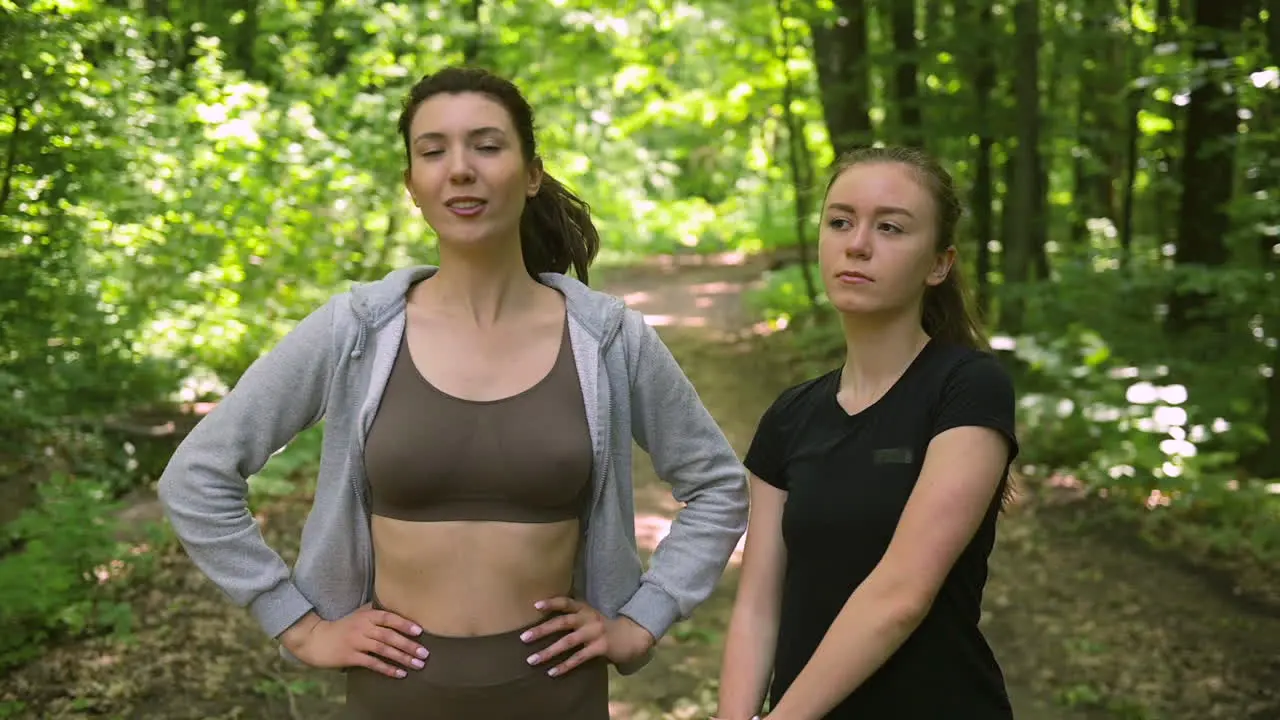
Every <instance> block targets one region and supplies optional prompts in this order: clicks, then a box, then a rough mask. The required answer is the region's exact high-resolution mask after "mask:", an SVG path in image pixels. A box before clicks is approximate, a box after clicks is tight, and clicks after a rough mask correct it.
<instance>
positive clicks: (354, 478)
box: [159, 266, 747, 673]
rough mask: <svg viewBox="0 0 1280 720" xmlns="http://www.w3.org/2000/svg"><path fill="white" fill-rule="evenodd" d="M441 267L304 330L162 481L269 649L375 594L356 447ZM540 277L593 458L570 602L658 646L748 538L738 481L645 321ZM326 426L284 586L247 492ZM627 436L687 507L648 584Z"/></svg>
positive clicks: (353, 301)
mask: <svg viewBox="0 0 1280 720" xmlns="http://www.w3.org/2000/svg"><path fill="white" fill-rule="evenodd" d="M435 270H436V269H435V268H434V267H430V266H418V267H411V268H405V269H402V270H396V271H394V272H392V273H390V274H389V275H387V276H386V277H385V278H383V279H382V280H378V281H375V282H371V283H365V284H358V285H356V286H354V287H353V288H352V290H350V291H349V292H344V293H341V294H339V295H336V296H334V297H333V298H332V299H330V300H329V302H327V303H326V304H325V305H324V306H322V307H321V308H319V309H318V310H316V311H315V312H313V313H311V314H310V315H309V316H307V317H306V318H304V319H303V320H302V321H301V322H300V323H299V324H298V325H297V326H296V327H295V328H294V329H293V330H292V331H291V332H290V333H289V334H288V335H286V336H285V337H284V338H283V339H282V340H281V341H280V343H279V344H278V345H277V346H276V347H274V348H273V349H272V350H271V351H270V352H268V353H267V354H266V355H264V356H262V357H261V358H259V359H258V360H257V361H256V362H255V363H254V364H253V365H251V366H250V367H249V369H248V370H246V371H245V373H244V375H243V376H242V377H241V378H240V380H239V381H238V382H237V383H236V385H235V387H234V389H233V390H232V391H231V392H230V393H228V394H227V395H226V397H224V398H223V399H222V401H221V402H219V403H218V404H217V406H216V407H215V409H214V410H213V411H212V412H210V413H209V415H208V416H206V417H205V418H204V419H203V420H202V421H201V422H200V423H199V424H198V425H196V427H195V429H194V430H192V432H191V434H190V435H188V436H187V437H186V439H185V440H184V441H183V442H182V444H181V445H179V446H178V449H177V452H176V453H175V454H174V456H173V458H172V459H171V460H170V462H169V464H168V466H167V467H166V468H165V471H164V474H163V475H162V476H161V478H160V487H159V492H160V499H161V501H162V503H163V504H164V507H165V512H166V515H167V517H168V519H169V521H170V523H171V524H172V525H173V528H174V530H175V532H176V533H177V536H178V537H179V539H180V540H181V542H182V544H183V547H184V548H185V549H186V551H187V553H188V554H189V555H190V557H191V558H192V560H193V561H194V562H195V564H196V565H197V566H198V567H199V568H200V570H202V571H203V572H204V573H205V574H206V575H207V576H208V577H209V578H210V579H211V580H212V581H213V582H214V583H215V584H216V585H217V586H218V587H219V588H221V589H222V591H223V592H224V593H225V594H226V595H227V596H228V597H230V599H231V600H232V601H233V602H235V603H236V604H237V605H239V606H241V607H245V606H247V607H248V608H249V609H250V611H251V612H252V613H253V615H254V617H255V618H256V619H257V621H258V623H259V624H260V625H261V626H262V628H263V630H264V631H265V632H266V633H267V634H269V635H270V636H272V637H278V636H279V635H280V634H281V633H282V632H284V631H285V630H286V629H288V628H289V626H291V625H292V624H293V623H295V622H297V621H298V620H299V619H300V618H302V617H303V616H304V615H306V614H307V613H308V612H309V611H311V610H315V611H316V612H317V613H318V614H319V615H320V616H321V617H322V618H325V619H327V620H336V619H338V618H341V617H344V616H346V615H348V614H350V613H351V612H353V611H355V610H356V609H357V608H359V607H360V606H361V605H363V604H364V603H366V602H368V601H369V600H370V598H371V596H372V588H373V549H372V541H371V539H370V529H369V501H368V493H369V489H368V484H367V482H366V479H365V474H364V458H363V448H364V440H365V435H366V433H367V432H368V430H369V426H370V423H371V422H372V421H373V417H374V414H375V412H376V411H377V409H378V403H379V401H380V400H381V397H382V392H383V388H384V387H385V385H386V382H387V378H388V376H389V375H390V373H391V366H392V361H393V360H394V359H395V355H396V352H397V349H398V347H399V343H400V339H401V335H402V333H403V332H404V323H405V312H404V311H405V296H406V293H407V292H408V290H409V288H410V287H411V286H412V285H413V284H414V283H415V282H417V281H419V280H422V279H424V278H427V277H430V276H431V275H432V274H434V272H435ZM540 279H541V281H542V282H543V283H544V284H546V285H548V286H550V287H553V288H556V289H557V290H559V291H560V292H561V293H562V294H563V295H564V296H565V298H566V305H567V307H568V317H569V337H570V343H571V345H572V347H573V355H574V360H575V361H576V363H577V368H578V376H579V380H580V382H581V385H582V394H583V399H584V401H585V402H586V406H587V408H588V413H587V418H588V425H589V427H590V431H591V441H592V446H593V448H594V453H595V458H594V462H593V473H592V474H593V477H592V487H593V491H592V501H591V504H590V506H589V508H588V510H587V512H586V514H585V515H584V517H583V522H582V528H583V530H582V532H583V545H582V549H581V551H580V552H579V560H578V565H577V569H576V572H575V574H574V575H575V577H574V588H575V592H576V593H577V594H578V596H579V597H581V598H582V599H584V600H585V601H586V602H587V603H588V604H590V605H591V606H592V607H594V608H596V609H597V610H599V611H600V612H602V613H604V614H605V615H606V616H608V617H617V616H618V615H619V614H622V615H626V616H627V617H629V618H631V619H632V620H634V621H635V622H637V623H638V624H640V625H641V626H643V627H644V628H645V629H646V630H648V631H649V632H650V633H651V634H652V635H653V636H654V637H655V638H661V637H662V636H663V634H664V633H666V631H667V629H668V628H669V627H670V626H671V624H672V623H674V622H675V621H677V620H679V619H683V618H686V617H688V616H689V615H690V613H691V612H692V611H693V609H694V608H695V607H697V606H698V605H699V604H700V603H701V602H702V601H703V600H705V599H706V598H707V596H708V595H710V593H711V591H712V589H713V588H714V586H715V584H716V582H717V580H718V578H719V577H720V575H721V573H722V572H723V571H724V567H725V564H726V563H727V562H728V559H729V557H730V555H731V554H732V552H733V549H734V547H735V545H736V544H737V542H738V540H739V539H740V538H741V536H742V534H743V532H745V530H746V522H747V486H746V473H745V470H744V469H743V467H742V465H741V463H740V462H739V461H738V458H737V455H736V454H735V453H734V451H733V449H732V448H731V447H730V445H729V443H728V441H727V440H726V439H725V437H724V434H723V433H722V432H721V431H720V429H719V427H718V426H717V425H716V423H715V421H714V420H713V419H712V417H711V415H710V413H708V412H707V410H706V408H705V407H704V406H703V405H702V402H701V401H700V400H699V398H698V395H697V393H696V391H695V390H694V388H693V386H692V385H691V384H690V382H689V380H688V379H687V378H686V377H685V375H684V373H683V372H682V371H681V369H680V366H679V365H678V364H677V363H676V361H675V358H673V357H672V355H671V353H670V352H669V351H668V350H667V348H666V346H665V345H664V344H663V343H662V341H661V340H660V339H659V337H658V335H657V333H656V332H655V331H654V330H653V329H652V328H651V327H649V326H648V325H647V324H646V323H645V322H644V319H643V317H642V316H641V315H640V314H639V313H637V312H636V311H634V310H631V309H629V308H627V307H626V306H625V305H624V304H623V303H622V301H621V300H619V299H617V298H615V297H612V296H610V295H606V294H604V293H600V292H597V291H595V290H591V289H590V288H588V287H587V286H586V285H584V284H582V283H581V282H579V281H577V280H574V279H572V278H570V277H567V276H565V275H560V274H553V273H548V274H544V275H542V276H541V278H540ZM438 340H439V342H448V338H438ZM321 419H323V420H324V421H325V424H324V431H323V432H324V441H323V449H322V451H321V456H320V471H319V476H318V478H317V482H316V491H315V501H314V504H313V506H312V508H311V513H310V515H309V516H308V517H307V520H306V523H305V525H304V527H303V530H302V546H301V550H300V552H299V555H298V560H297V563H296V565H295V566H294V568H293V572H292V573H290V570H289V567H288V566H287V565H286V564H285V562H284V561H283V560H282V559H281V557H280V556H279V555H278V554H277V553H276V552H275V551H274V550H272V549H271V548H270V547H268V546H267V544H266V543H265V542H264V541H263V538H262V534H261V532H260V530H259V529H258V526H257V525H256V523H255V522H254V520H253V517H252V515H251V514H250V513H249V510H248V507H247V503H246V499H247V494H248V485H247V482H246V478H248V477H249V476H251V475H253V474H254V473H256V472H258V471H259V470H260V469H261V468H262V466H263V465H265V464H266V462H267V460H268V459H269V458H270V456H271V454H272V453H273V452H275V451H276V450H278V449H280V448H282V447H283V446H284V445H285V444H287V443H288V442H289V441H290V440H291V439H292V438H293V437H294V436H295V435H296V434H297V433H298V432H300V431H302V430H304V429H306V428H307V427H310V426H311V425H313V424H315V423H317V422H319V421H320V420H321ZM631 438H635V440H636V442H637V443H638V444H639V445H640V446H641V447H642V448H643V449H645V450H646V451H647V452H648V453H649V455H650V458H651V460H652V462H653V465H654V469H655V471H656V472H657V474H658V476H659V477H660V478H662V479H663V480H664V481H666V482H668V483H669V484H670V485H671V486H672V489H673V495H674V496H675V499H676V500H678V501H680V502H681V503H684V504H685V507H684V508H683V509H682V510H681V511H680V512H679V514H678V515H677V517H676V519H675V521H674V522H673V523H672V525H671V530H670V533H669V534H668V535H667V537H665V538H664V539H663V540H662V542H661V543H660V544H659V545H658V547H657V549H656V551H655V552H654V554H653V557H652V559H651V561H650V564H649V568H648V570H647V571H644V570H643V568H642V567H641V563H640V559H639V556H638V554H637V550H636V543H635V522H634V508H633V504H632V486H631V442H630V439H631ZM281 650H282V653H284V654H285V656H286V657H288V656H289V655H288V653H287V652H284V650H283V648H282V649H281ZM647 662H648V658H647V657H646V658H642V659H641V660H640V661H638V662H637V663H635V664H631V665H629V666H628V667H626V668H619V670H620V671H621V672H623V673H630V672H634V671H635V670H637V669H639V667H641V666H643V665H644V664H645V663H647Z"/></svg>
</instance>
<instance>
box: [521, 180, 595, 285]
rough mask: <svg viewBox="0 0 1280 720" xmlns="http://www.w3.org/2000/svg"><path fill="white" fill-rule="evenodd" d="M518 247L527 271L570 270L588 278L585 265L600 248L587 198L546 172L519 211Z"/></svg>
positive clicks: (583, 277) (532, 272)
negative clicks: (533, 192)
mask: <svg viewBox="0 0 1280 720" xmlns="http://www.w3.org/2000/svg"><path fill="white" fill-rule="evenodd" d="M520 251H521V254H522V255H523V256H524V266H525V268H527V269H528V271H529V274H530V275H532V276H534V278H537V277H538V275H539V274H540V273H545V272H553V273H561V274H563V273H567V272H568V271H569V268H570V267H572V268H573V274H574V275H576V276H577V278H578V280H580V281H582V282H583V283H586V282H587V268H588V267H589V266H590V265H591V261H593V260H595V257H596V253H598V252H599V251H600V233H599V232H598V231H597V230H596V226H595V224H594V223H592V222H591V209H590V207H589V206H588V205H587V203H586V201H584V200H583V199H582V198H580V197H578V196H577V195H574V194H573V193H572V192H571V191H570V190H569V188H567V187H565V186H564V184H563V183H561V182H560V181H559V180H556V179H555V178H553V177H551V175H550V174H548V173H543V175H542V185H541V186H540V187H539V188H538V193H537V194H536V195H534V196H533V197H531V198H529V200H528V201H527V202H526V203H525V206H524V212H523V213H522V214H521V215H520Z"/></svg>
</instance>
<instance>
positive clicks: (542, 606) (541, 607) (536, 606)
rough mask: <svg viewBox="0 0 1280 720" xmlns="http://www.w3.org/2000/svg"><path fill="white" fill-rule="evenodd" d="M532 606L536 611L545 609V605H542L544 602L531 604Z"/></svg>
mask: <svg viewBox="0 0 1280 720" xmlns="http://www.w3.org/2000/svg"><path fill="white" fill-rule="evenodd" d="M533 606H534V607H535V608H537V609H539V610H541V609H543V608H545V607H546V606H547V604H546V603H544V602H542V601H541V600H539V601H538V602H536V603H534V604H533Z"/></svg>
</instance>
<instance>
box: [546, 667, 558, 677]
mask: <svg viewBox="0 0 1280 720" xmlns="http://www.w3.org/2000/svg"><path fill="white" fill-rule="evenodd" d="M547 674H548V675H550V676H551V677H555V676H557V675H559V674H560V669H559V668H551V669H550V670H548V671H547Z"/></svg>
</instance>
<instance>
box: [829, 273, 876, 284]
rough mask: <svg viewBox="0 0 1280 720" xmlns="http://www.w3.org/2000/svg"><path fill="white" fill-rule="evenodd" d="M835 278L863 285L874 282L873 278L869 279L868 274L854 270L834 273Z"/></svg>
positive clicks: (843, 281)
mask: <svg viewBox="0 0 1280 720" xmlns="http://www.w3.org/2000/svg"><path fill="white" fill-rule="evenodd" d="M836 279H837V280H839V281H840V282H842V283H847V284H849V285H863V284H866V283H873V282H875V280H872V279H871V276H870V275H867V274H865V273H861V272H858V271H856V270H846V271H845V272H842V273H839V274H837V275H836Z"/></svg>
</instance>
